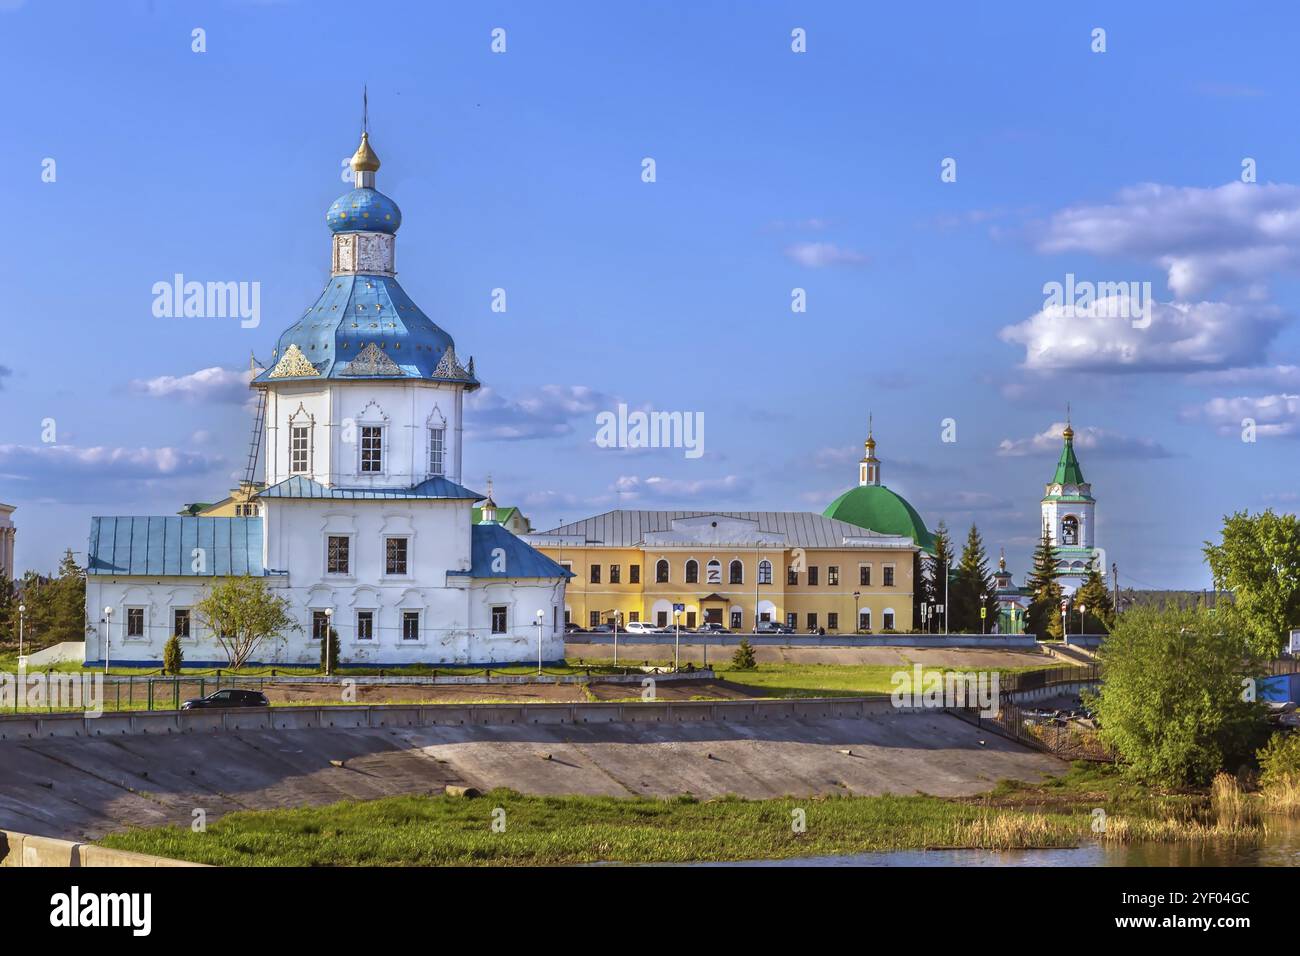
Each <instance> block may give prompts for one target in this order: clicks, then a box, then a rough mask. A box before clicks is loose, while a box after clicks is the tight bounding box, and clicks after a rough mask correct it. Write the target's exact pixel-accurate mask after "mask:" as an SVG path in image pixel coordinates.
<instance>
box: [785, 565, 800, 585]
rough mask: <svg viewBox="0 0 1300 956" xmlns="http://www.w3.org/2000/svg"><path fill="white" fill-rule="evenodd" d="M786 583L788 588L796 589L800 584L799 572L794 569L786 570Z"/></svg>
mask: <svg viewBox="0 0 1300 956" xmlns="http://www.w3.org/2000/svg"><path fill="white" fill-rule="evenodd" d="M785 583H786V586H787V587H794V586H795V585H796V584H798V583H799V572H798V571H796V570H795V569H794V568H793V567H789V568H786V569H785Z"/></svg>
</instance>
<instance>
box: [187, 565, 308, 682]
mask: <svg viewBox="0 0 1300 956" xmlns="http://www.w3.org/2000/svg"><path fill="white" fill-rule="evenodd" d="M194 615H195V617H196V618H197V619H198V621H199V623H200V624H202V626H203V627H206V628H208V629H209V630H210V631H211V632H212V635H213V637H215V638H216V640H217V644H218V645H219V646H220V647H221V649H222V650H223V651H224V652H225V654H226V657H227V659H228V660H229V662H230V667H231V668H238V667H241V666H243V664H244V662H245V661H247V660H248V659H249V658H250V657H252V655H253V653H254V652H255V651H256V650H257V649H258V648H259V647H261V645H262V643H263V642H264V641H266V640H269V639H275V640H279V639H281V638H282V636H283V635H282V632H283V631H287V630H292V631H301V630H302V627H301V626H299V624H298V623H297V622H296V621H294V619H293V618H292V617H290V616H289V602H288V601H287V600H285V599H284V598H282V597H280V596H279V595H278V594H272V593H271V591H270V589H269V588H268V587H267V586H266V582H265V581H264V580H262V579H261V578H254V577H249V576H248V575H244V576H243V577H231V578H222V579H221V581H220V583H218V584H214V585H213V586H212V587H211V588H210V589H209V590H208V593H207V595H206V596H205V597H204V598H203V600H201V601H199V602H198V603H197V604H196V605H194Z"/></svg>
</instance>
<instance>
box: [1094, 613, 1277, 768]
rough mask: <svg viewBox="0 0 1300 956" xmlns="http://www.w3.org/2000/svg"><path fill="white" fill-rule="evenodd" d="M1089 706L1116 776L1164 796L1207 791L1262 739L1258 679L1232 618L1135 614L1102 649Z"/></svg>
mask: <svg viewBox="0 0 1300 956" xmlns="http://www.w3.org/2000/svg"><path fill="white" fill-rule="evenodd" d="M1100 656H1101V661H1102V669H1103V673H1104V675H1105V682H1104V683H1103V684H1102V685H1101V689H1100V691H1099V692H1098V693H1097V694H1096V695H1095V696H1094V697H1093V698H1092V700H1093V703H1094V706H1095V708H1096V711H1097V716H1098V720H1099V724H1100V727H1101V730H1100V733H1101V737H1102V740H1104V741H1105V742H1106V743H1108V744H1110V745H1111V746H1112V747H1114V748H1115V749H1116V750H1117V751H1118V752H1119V755H1120V757H1121V758H1122V759H1121V767H1122V769H1123V770H1124V772H1125V773H1128V774H1130V775H1132V776H1134V777H1136V778H1138V779H1140V780H1143V781H1145V782H1148V783H1153V784H1158V785H1162V786H1182V785H1185V784H1201V785H1203V784H1206V783H1208V782H1209V781H1210V779H1211V778H1212V777H1213V776H1214V775H1215V774H1216V773H1218V772H1219V771H1220V770H1223V769H1225V768H1232V767H1233V765H1234V763H1235V762H1237V761H1241V760H1245V759H1249V757H1250V756H1251V754H1252V753H1253V751H1254V749H1255V747H1256V746H1258V743H1259V738H1260V737H1261V736H1262V734H1264V733H1266V732H1267V725H1266V724H1265V723H1264V721H1263V719H1262V717H1263V706H1264V705H1263V704H1262V703H1261V702H1259V701H1257V700H1256V699H1255V694H1254V693H1253V690H1254V687H1255V686H1256V682H1257V681H1258V680H1259V679H1260V678H1261V677H1262V675H1263V671H1262V669H1261V668H1260V667H1259V666H1258V664H1257V659H1256V658H1254V657H1253V655H1252V654H1251V650H1250V635H1249V633H1248V631H1247V630H1246V628H1245V627H1243V626H1242V625H1241V622H1240V620H1239V619H1238V618H1237V617H1236V616H1234V615H1226V614H1221V613H1217V612H1213V611H1207V610H1204V609H1198V610H1192V611H1184V610H1172V609H1171V610H1156V609H1154V608H1134V609H1133V610H1130V611H1126V612H1125V613H1124V614H1123V616H1121V617H1120V618H1119V619H1118V620H1117V621H1116V622H1115V628H1114V630H1113V631H1111V634H1110V637H1108V638H1107V639H1106V642H1105V643H1104V644H1102V646H1101V649H1100Z"/></svg>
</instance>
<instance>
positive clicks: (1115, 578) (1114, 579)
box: [1110, 561, 1119, 614]
mask: <svg viewBox="0 0 1300 956" xmlns="http://www.w3.org/2000/svg"><path fill="white" fill-rule="evenodd" d="M1110 580H1111V588H1112V589H1113V590H1114V592H1115V613H1116V614H1118V613H1119V565H1118V564H1116V563H1115V562H1114V561H1112V562H1111V563H1110Z"/></svg>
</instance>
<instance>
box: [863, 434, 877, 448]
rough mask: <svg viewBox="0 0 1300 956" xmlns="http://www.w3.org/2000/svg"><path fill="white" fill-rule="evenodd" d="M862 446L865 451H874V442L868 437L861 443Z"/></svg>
mask: <svg viewBox="0 0 1300 956" xmlns="http://www.w3.org/2000/svg"><path fill="white" fill-rule="evenodd" d="M863 444H864V445H866V446H867V451H875V450H876V440H875V439H874V438H872V437H871V436H870V435H868V436H867V440H866V441H865V442H863Z"/></svg>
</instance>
